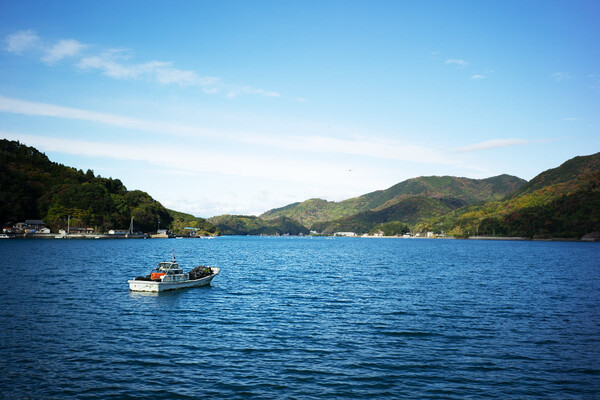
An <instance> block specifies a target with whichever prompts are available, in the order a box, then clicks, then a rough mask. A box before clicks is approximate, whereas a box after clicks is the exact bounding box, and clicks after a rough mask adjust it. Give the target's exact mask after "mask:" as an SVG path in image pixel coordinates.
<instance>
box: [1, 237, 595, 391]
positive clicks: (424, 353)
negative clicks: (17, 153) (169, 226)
mask: <svg viewBox="0 0 600 400" xmlns="http://www.w3.org/2000/svg"><path fill="white" fill-rule="evenodd" d="M173 250H174V252H175V255H176V257H177V259H178V261H179V262H180V265H181V266H182V267H183V268H184V269H185V270H189V269H191V268H192V267H193V266H194V265H199V264H208V265H211V266H215V267H219V268H221V273H220V274H219V275H218V276H217V277H216V278H215V279H214V280H213V282H212V284H211V286H208V287H203V288H194V289H185V290H181V291H174V292H166V293H160V294H145V293H133V292H129V290H128V285H127V280H128V279H132V278H134V277H135V276H139V275H146V274H147V273H148V272H149V270H150V269H151V268H153V267H154V266H155V265H156V263H158V262H159V261H168V260H170V258H171V254H172V252H173ZM0 266H1V269H0V271H1V273H2V278H1V284H0V306H1V307H0V397H2V398H7V399H38V398H40V399H52V398H56V399H75V398H80V399H109V398H119V399H146V398H152V399H194V398H198V399H200V398H223V399H365V398H368V399H391V398H414V399H417V398H418V399H421V398H432V399H433V398H439V399H453V398H455V399H464V398H475V399H485V398H498V399H504V398H519V399H522V398H557V399H559V398H560V399H565V398H594V397H598V396H599V395H598V393H600V243H572V242H516V241H468V240H419V239H363V238H310V237H304V238H299V237H280V238H275V237H219V238H216V239H213V240H200V239H185V240H176V239H164V240H65V239H62V240H56V239H53V240H16V239H8V240H7V239H5V240H2V241H1V242H0Z"/></svg>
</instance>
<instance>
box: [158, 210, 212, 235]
mask: <svg viewBox="0 0 600 400" xmlns="http://www.w3.org/2000/svg"><path fill="white" fill-rule="evenodd" d="M168 211H169V215H171V217H172V218H173V222H172V223H171V231H173V232H174V233H175V234H177V235H187V234H188V233H189V232H188V230H187V229H186V228H193V230H194V231H196V235H198V236H214V235H218V234H219V233H220V231H219V228H217V227H216V226H214V225H213V224H211V223H210V222H208V221H207V220H205V219H204V218H199V217H194V216H193V215H192V214H186V213H182V212H179V211H174V210H168Z"/></svg>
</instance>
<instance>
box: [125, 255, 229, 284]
mask: <svg viewBox="0 0 600 400" xmlns="http://www.w3.org/2000/svg"><path fill="white" fill-rule="evenodd" d="M219 271H220V269H219V268H215V267H209V266H206V265H199V266H196V267H194V268H193V269H192V270H191V271H190V272H183V270H182V269H181V268H180V267H179V263H177V261H175V254H173V260H171V261H164V262H159V263H158V266H157V267H156V268H154V269H153V270H152V271H150V273H149V274H148V275H146V276H138V277H137V278H135V279H133V280H130V281H127V283H129V290H131V291H135V292H164V291H166V290H175V289H184V288H191V287H198V286H205V285H208V284H210V281H212V279H213V278H214V277H215V276H216V275H217V274H218V273H219Z"/></svg>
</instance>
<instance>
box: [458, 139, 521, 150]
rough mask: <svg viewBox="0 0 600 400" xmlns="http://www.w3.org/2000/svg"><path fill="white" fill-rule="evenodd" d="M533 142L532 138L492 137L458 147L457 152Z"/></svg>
mask: <svg viewBox="0 0 600 400" xmlns="http://www.w3.org/2000/svg"><path fill="white" fill-rule="evenodd" d="M528 143H531V140H526V139H492V140H487V141H485V142H481V143H475V144H471V145H468V146H464V147H459V148H457V149H456V151H457V152H460V153H466V152H471V151H481V150H490V149H496V148H499V147H509V146H518V145H523V144H528Z"/></svg>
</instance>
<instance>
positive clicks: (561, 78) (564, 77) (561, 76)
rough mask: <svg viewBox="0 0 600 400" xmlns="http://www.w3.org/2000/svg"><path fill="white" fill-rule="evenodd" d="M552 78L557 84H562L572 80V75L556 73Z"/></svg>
mask: <svg viewBox="0 0 600 400" xmlns="http://www.w3.org/2000/svg"><path fill="white" fill-rule="evenodd" d="M552 78H554V80H555V81H556V82H560V81H564V80H567V79H571V75H570V74H569V73H568V72H555V73H553V74H552Z"/></svg>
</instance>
